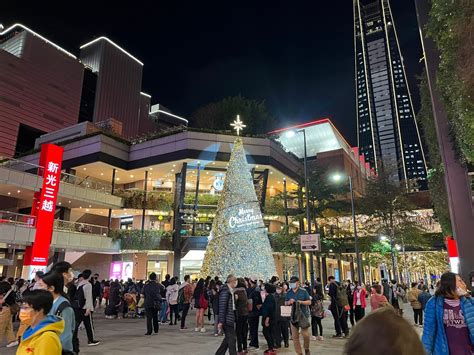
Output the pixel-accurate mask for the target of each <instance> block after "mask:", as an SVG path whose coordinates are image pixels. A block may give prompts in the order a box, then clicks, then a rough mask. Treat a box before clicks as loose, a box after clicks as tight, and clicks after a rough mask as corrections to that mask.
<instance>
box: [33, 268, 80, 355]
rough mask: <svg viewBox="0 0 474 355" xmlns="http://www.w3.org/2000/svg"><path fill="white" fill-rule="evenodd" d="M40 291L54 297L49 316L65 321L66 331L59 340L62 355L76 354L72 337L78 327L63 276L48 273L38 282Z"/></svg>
mask: <svg viewBox="0 0 474 355" xmlns="http://www.w3.org/2000/svg"><path fill="white" fill-rule="evenodd" d="M38 284H39V287H40V289H43V290H46V291H49V292H50V293H51V294H52V295H53V299H54V300H53V306H52V307H51V310H50V311H49V315H53V316H58V317H61V318H62V319H63V320H64V331H63V332H62V333H61V335H60V337H59V339H60V341H61V346H62V349H63V351H62V355H72V354H74V351H73V346H72V336H73V333H74V327H75V325H76V318H75V316H74V310H73V309H72V306H71V303H69V300H68V299H67V298H66V297H64V295H63V294H64V293H63V291H62V290H63V288H64V279H63V276H62V275H61V274H58V273H55V272H48V273H47V274H45V275H43V277H42V278H41V279H40V280H39V281H38Z"/></svg>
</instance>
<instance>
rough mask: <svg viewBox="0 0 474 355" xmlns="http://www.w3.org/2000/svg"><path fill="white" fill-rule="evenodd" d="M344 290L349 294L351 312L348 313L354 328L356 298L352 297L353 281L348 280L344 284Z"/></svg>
mask: <svg viewBox="0 0 474 355" xmlns="http://www.w3.org/2000/svg"><path fill="white" fill-rule="evenodd" d="M343 286H344V288H345V289H346V294H347V301H348V302H349V310H348V311H347V313H348V315H349V317H348V318H349V321H350V322H351V326H354V324H355V322H354V298H353V296H352V293H353V290H354V285H353V284H352V282H351V280H347V281H345V282H344V283H343Z"/></svg>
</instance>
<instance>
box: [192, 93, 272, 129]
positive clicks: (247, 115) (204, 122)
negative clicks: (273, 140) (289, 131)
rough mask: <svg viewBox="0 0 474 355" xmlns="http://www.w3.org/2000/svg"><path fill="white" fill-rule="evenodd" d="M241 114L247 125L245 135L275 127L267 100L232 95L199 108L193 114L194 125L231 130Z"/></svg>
mask: <svg viewBox="0 0 474 355" xmlns="http://www.w3.org/2000/svg"><path fill="white" fill-rule="evenodd" d="M237 115H240V118H241V120H242V121H244V124H246V125H247V127H246V128H245V130H244V135H245V134H246V133H248V134H263V133H267V132H268V131H270V130H271V129H272V128H274V123H275V118H274V117H273V116H271V115H270V114H269V113H268V110H267V107H266V104H265V101H258V100H252V99H247V98H245V97H242V96H241V95H239V96H232V97H227V98H225V99H223V100H221V101H217V102H212V103H210V104H207V105H206V106H203V107H201V108H198V109H197V110H196V111H195V112H194V113H193V114H192V115H191V122H192V126H193V127H198V128H207V129H214V130H229V129H231V126H230V124H231V123H232V122H233V121H234V120H235V118H236V117H237Z"/></svg>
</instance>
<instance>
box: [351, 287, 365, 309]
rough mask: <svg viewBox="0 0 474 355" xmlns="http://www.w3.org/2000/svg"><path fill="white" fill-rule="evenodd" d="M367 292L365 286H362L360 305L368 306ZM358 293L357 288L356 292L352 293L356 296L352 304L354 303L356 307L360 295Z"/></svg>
mask: <svg viewBox="0 0 474 355" xmlns="http://www.w3.org/2000/svg"><path fill="white" fill-rule="evenodd" d="M366 294H367V292H366V291H365V288H363V287H361V288H360V305H361V306H362V308H365V307H366V306H367V303H366V301H365V295H366ZM357 295H358V293H357V290H354V292H353V293H352V296H353V297H354V300H353V302H352V304H353V305H354V307H355V306H356V305H357V297H358V296H357Z"/></svg>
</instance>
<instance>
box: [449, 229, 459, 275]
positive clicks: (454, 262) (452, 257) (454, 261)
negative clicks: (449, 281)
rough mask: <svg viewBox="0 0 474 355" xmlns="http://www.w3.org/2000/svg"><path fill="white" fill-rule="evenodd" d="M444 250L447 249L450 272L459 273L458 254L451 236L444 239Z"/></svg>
mask: <svg viewBox="0 0 474 355" xmlns="http://www.w3.org/2000/svg"><path fill="white" fill-rule="evenodd" d="M446 249H448V256H449V265H450V267H451V272H454V273H455V274H458V273H459V254H458V247H457V244H456V240H454V238H453V237H452V236H451V235H448V236H447V237H446Z"/></svg>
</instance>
